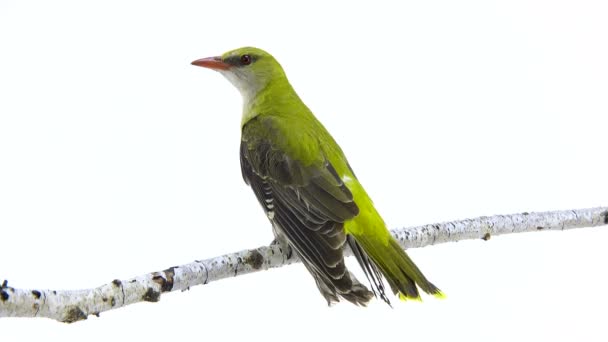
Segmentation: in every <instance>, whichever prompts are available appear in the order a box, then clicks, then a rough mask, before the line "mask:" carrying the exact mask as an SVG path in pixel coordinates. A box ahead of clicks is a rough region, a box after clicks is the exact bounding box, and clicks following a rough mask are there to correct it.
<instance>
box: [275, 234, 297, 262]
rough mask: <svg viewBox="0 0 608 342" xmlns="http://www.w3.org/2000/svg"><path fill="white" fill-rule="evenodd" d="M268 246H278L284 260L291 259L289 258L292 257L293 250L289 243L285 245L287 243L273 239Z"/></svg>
mask: <svg viewBox="0 0 608 342" xmlns="http://www.w3.org/2000/svg"><path fill="white" fill-rule="evenodd" d="M270 245H271V246H279V249H280V250H281V253H283V255H284V256H285V258H286V260H289V259H291V257H292V256H293V249H292V248H291V246H290V245H289V243H287V241H285V240H284V239H280V238H275V239H274V240H272V242H271V243H270Z"/></svg>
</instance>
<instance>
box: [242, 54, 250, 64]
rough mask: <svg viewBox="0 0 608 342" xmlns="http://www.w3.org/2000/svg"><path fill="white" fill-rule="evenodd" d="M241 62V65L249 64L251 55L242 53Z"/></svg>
mask: <svg viewBox="0 0 608 342" xmlns="http://www.w3.org/2000/svg"><path fill="white" fill-rule="evenodd" d="M241 64H242V65H249V64H251V56H249V55H242V56H241Z"/></svg>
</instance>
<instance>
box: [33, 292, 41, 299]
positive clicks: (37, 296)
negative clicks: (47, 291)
mask: <svg viewBox="0 0 608 342" xmlns="http://www.w3.org/2000/svg"><path fill="white" fill-rule="evenodd" d="M41 295H42V294H41V293H40V291H38V290H32V296H34V298H36V299H40V296H41Z"/></svg>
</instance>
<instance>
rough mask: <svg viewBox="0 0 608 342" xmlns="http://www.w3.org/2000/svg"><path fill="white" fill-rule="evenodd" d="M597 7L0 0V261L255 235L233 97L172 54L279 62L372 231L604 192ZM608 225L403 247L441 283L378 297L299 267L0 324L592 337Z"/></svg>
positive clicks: (50, 335)
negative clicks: (342, 162)
mask: <svg viewBox="0 0 608 342" xmlns="http://www.w3.org/2000/svg"><path fill="white" fill-rule="evenodd" d="M606 18H608V10H607V5H606V2H605V1H595V2H592V1H504V2H494V1H487V0H483V1H443V2H442V1H424V2H416V3H414V2H399V3H398V2H396V1H395V2H394V3H392V2H379V1H374V2H371V1H370V2H365V3H359V2H353V1H350V2H344V3H341V4H338V3H335V4H330V3H329V2H326V3H323V4H313V3H310V2H306V3H305V4H304V3H303V4H302V5H294V4H288V2H286V1H282V2H273V3H270V2H269V3H265V2H260V1H254V0H250V1H245V2H241V1H236V0H234V1H220V0H216V1H190V2H186V1H183V2H177V1H175V2H168V1H167V2H158V1H138V2H135V1H132V2H125V1H103V2H102V1H100V2H97V4H91V3H90V2H84V1H24V0H21V1H7V0H2V1H1V2H0V232H1V233H0V279H8V280H9V284H10V285H11V286H14V287H19V288H51V289H78V288H89V287H95V286H98V285H101V284H103V283H107V282H109V281H111V280H112V279H114V278H123V279H124V278H129V277H132V276H136V275H139V274H143V273H147V272H150V271H155V270H159V269H164V268H166V267H168V266H172V265H178V264H182V263H186V262H190V261H192V260H194V259H203V258H208V257H213V256H216V255H220V254H223V253H228V252H233V251H238V250H241V249H245V248H252V247H257V246H259V245H263V244H267V243H268V242H270V241H271V240H272V233H271V229H270V226H269V224H268V222H267V220H266V219H265V217H264V215H263V213H262V211H261V209H260V208H259V205H258V204H257V202H256V200H255V198H254V196H253V194H252V193H251V191H250V190H249V189H248V188H247V187H246V186H245V184H244V183H243V181H242V179H241V175H240V168H239V161H238V146H239V134H240V132H239V124H240V106H241V100H240V97H239V94H238V92H237V91H236V90H235V89H234V88H233V87H232V86H231V85H230V84H229V83H228V82H227V81H226V80H224V79H223V78H222V77H221V76H220V75H219V74H217V73H214V72H212V71H209V70H204V69H201V68H197V67H194V66H191V65H190V62H191V61H192V60H194V59H198V58H201V57H207V56H213V55H217V54H221V53H223V52H224V51H226V50H230V49H233V48H236V47H240V46H244V45H253V46H258V47H261V48H264V49H266V50H268V51H270V52H271V53H273V54H274V55H275V56H276V57H277V59H278V60H279V61H281V63H282V64H283V66H284V68H285V69H286V71H287V74H288V76H289V77H290V80H291V81H292V84H293V85H294V87H295V88H296V89H297V90H298V92H299V94H300V95H301V97H302V98H303V99H304V100H305V102H306V103H307V104H308V105H309V107H310V108H311V109H312V110H313V112H315V113H316V114H317V116H318V117H319V118H320V119H321V120H322V121H323V122H324V123H325V125H326V126H327V128H328V129H329V130H330V131H331V132H332V133H333V135H334V136H335V138H336V139H337V140H338V141H339V142H340V144H341V146H342V147H343V149H344V150H345V152H346V154H347V155H348V156H349V160H350V162H351V164H352V165H353V167H354V169H355V171H356V172H357V175H358V176H359V178H360V180H361V181H362V182H363V184H364V185H365V186H366V187H367V190H368V192H369V193H370V194H371V195H372V197H373V198H374V201H375V203H376V205H377V207H378V209H379V210H380V212H381V213H383V215H384V217H385V219H386V221H387V223H388V224H389V226H391V227H399V226H411V225H418V224H425V223H433V222H438V221H445V220H454V219H461V218H467V217H475V216H480V215H493V214H509V213H516V212H523V211H544V210H554V209H573V208H584V207H593V206H600V205H603V206H606V205H608V181H607V178H606V175H607V171H608V166H607V164H608V153H607V150H606V147H607V146H608V139H607V138H606V134H607V131H608V119H607V115H608V100H607V99H608V95H607V94H608V67H607V65H608V63H607V61H608V38H607V35H608V20H607V19H606ZM607 242H608V230H606V229H605V228H596V229H582V230H578V231H569V232H544V233H535V234H521V235H518V236H506V237H497V238H493V239H491V240H490V241H489V242H483V241H481V240H480V241H468V242H460V243H453V244H449V245H442V246H435V247H429V248H423V249H418V250H411V251H410V254H411V255H412V257H413V258H414V260H415V261H416V262H417V263H418V265H419V266H420V267H421V268H422V269H423V270H424V272H425V273H426V275H427V276H428V277H429V278H430V279H431V280H432V281H433V282H434V283H435V284H437V285H438V286H439V287H440V288H441V289H442V290H444V291H445V293H446V294H447V295H448V299H447V300H443V301H440V300H435V299H434V298H429V297H427V298H425V301H424V303H421V304H420V303H399V302H398V301H396V300H395V301H394V302H395V308H394V309H390V308H388V307H387V306H386V305H384V304H383V303H382V302H380V301H376V302H373V303H372V304H371V305H370V306H369V307H368V308H367V309H363V308H357V307H354V306H352V305H350V304H348V303H341V304H339V305H336V306H334V307H331V308H328V307H327V306H326V304H325V302H324V300H323V298H322V297H321V296H320V295H319V294H318V292H317V289H316V287H315V285H314V282H313V281H312V278H311V277H310V276H309V275H308V274H307V272H306V271H305V269H304V268H303V267H302V266H301V265H296V266H290V267H286V268H282V269H280V270H274V271H268V272H262V273H258V274H255V275H248V276H243V277H238V278H235V279H227V280H223V281H220V282H216V283H212V284H210V285H207V286H200V287H197V288H193V289H191V290H190V291H188V292H184V293H171V294H167V295H163V297H162V300H161V302H160V303H156V304H150V303H143V304H136V305H132V306H130V307H127V308H123V309H119V310H115V311H111V312H107V313H102V315H101V317H100V318H95V317H91V318H90V319H89V320H87V321H84V322H79V323H77V324H73V325H65V324H60V323H56V322H54V321H51V320H47V319H14V318H12V319H7V318H3V319H0V339H2V341H7V342H8V341H27V340H29V341H31V340H43V339H44V340H50V341H54V340H62V341H82V340H91V341H108V340H117V341H122V340H131V341H140V340H144V339H147V340H160V339H175V340H180V339H183V340H194V341H214V340H217V339H226V340H248V341H250V340H253V341H256V340H262V339H266V340H268V339H271V340H275V339H281V340H282V339H286V340H294V341H311V340H312V341H322V340H334V341H335V340H338V339H340V340H364V339H366V340H368V341H369V340H374V341H381V340H382V341H387V340H392V341H425V340H443V341H445V340H447V339H449V340H456V341H460V340H470V341H476V340H480V341H481V340H483V341H488V340H489V341H512V340H514V339H515V340H517V341H522V340H523V341H526V340H530V341H531V340H541V341H544V340H546V341H572V340H575V339H579V340H583V341H606V340H607V339H608V333H607V332H606V330H605V324H606V321H605V320H606V307H608V298H607V296H606V291H607V290H606V289H607V287H608V276H607V275H606V261H607V260H608V251H607V249H606V243H607ZM349 262H351V263H352V265H353V269H355V266H354V261H353V260H349ZM357 272H358V271H357ZM358 274H361V273H358ZM360 278H363V276H362V275H360Z"/></svg>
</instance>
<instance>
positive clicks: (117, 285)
mask: <svg viewBox="0 0 608 342" xmlns="http://www.w3.org/2000/svg"><path fill="white" fill-rule="evenodd" d="M112 285H114V286H116V287H120V285H122V282H121V281H120V280H119V279H114V280H112Z"/></svg>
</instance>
